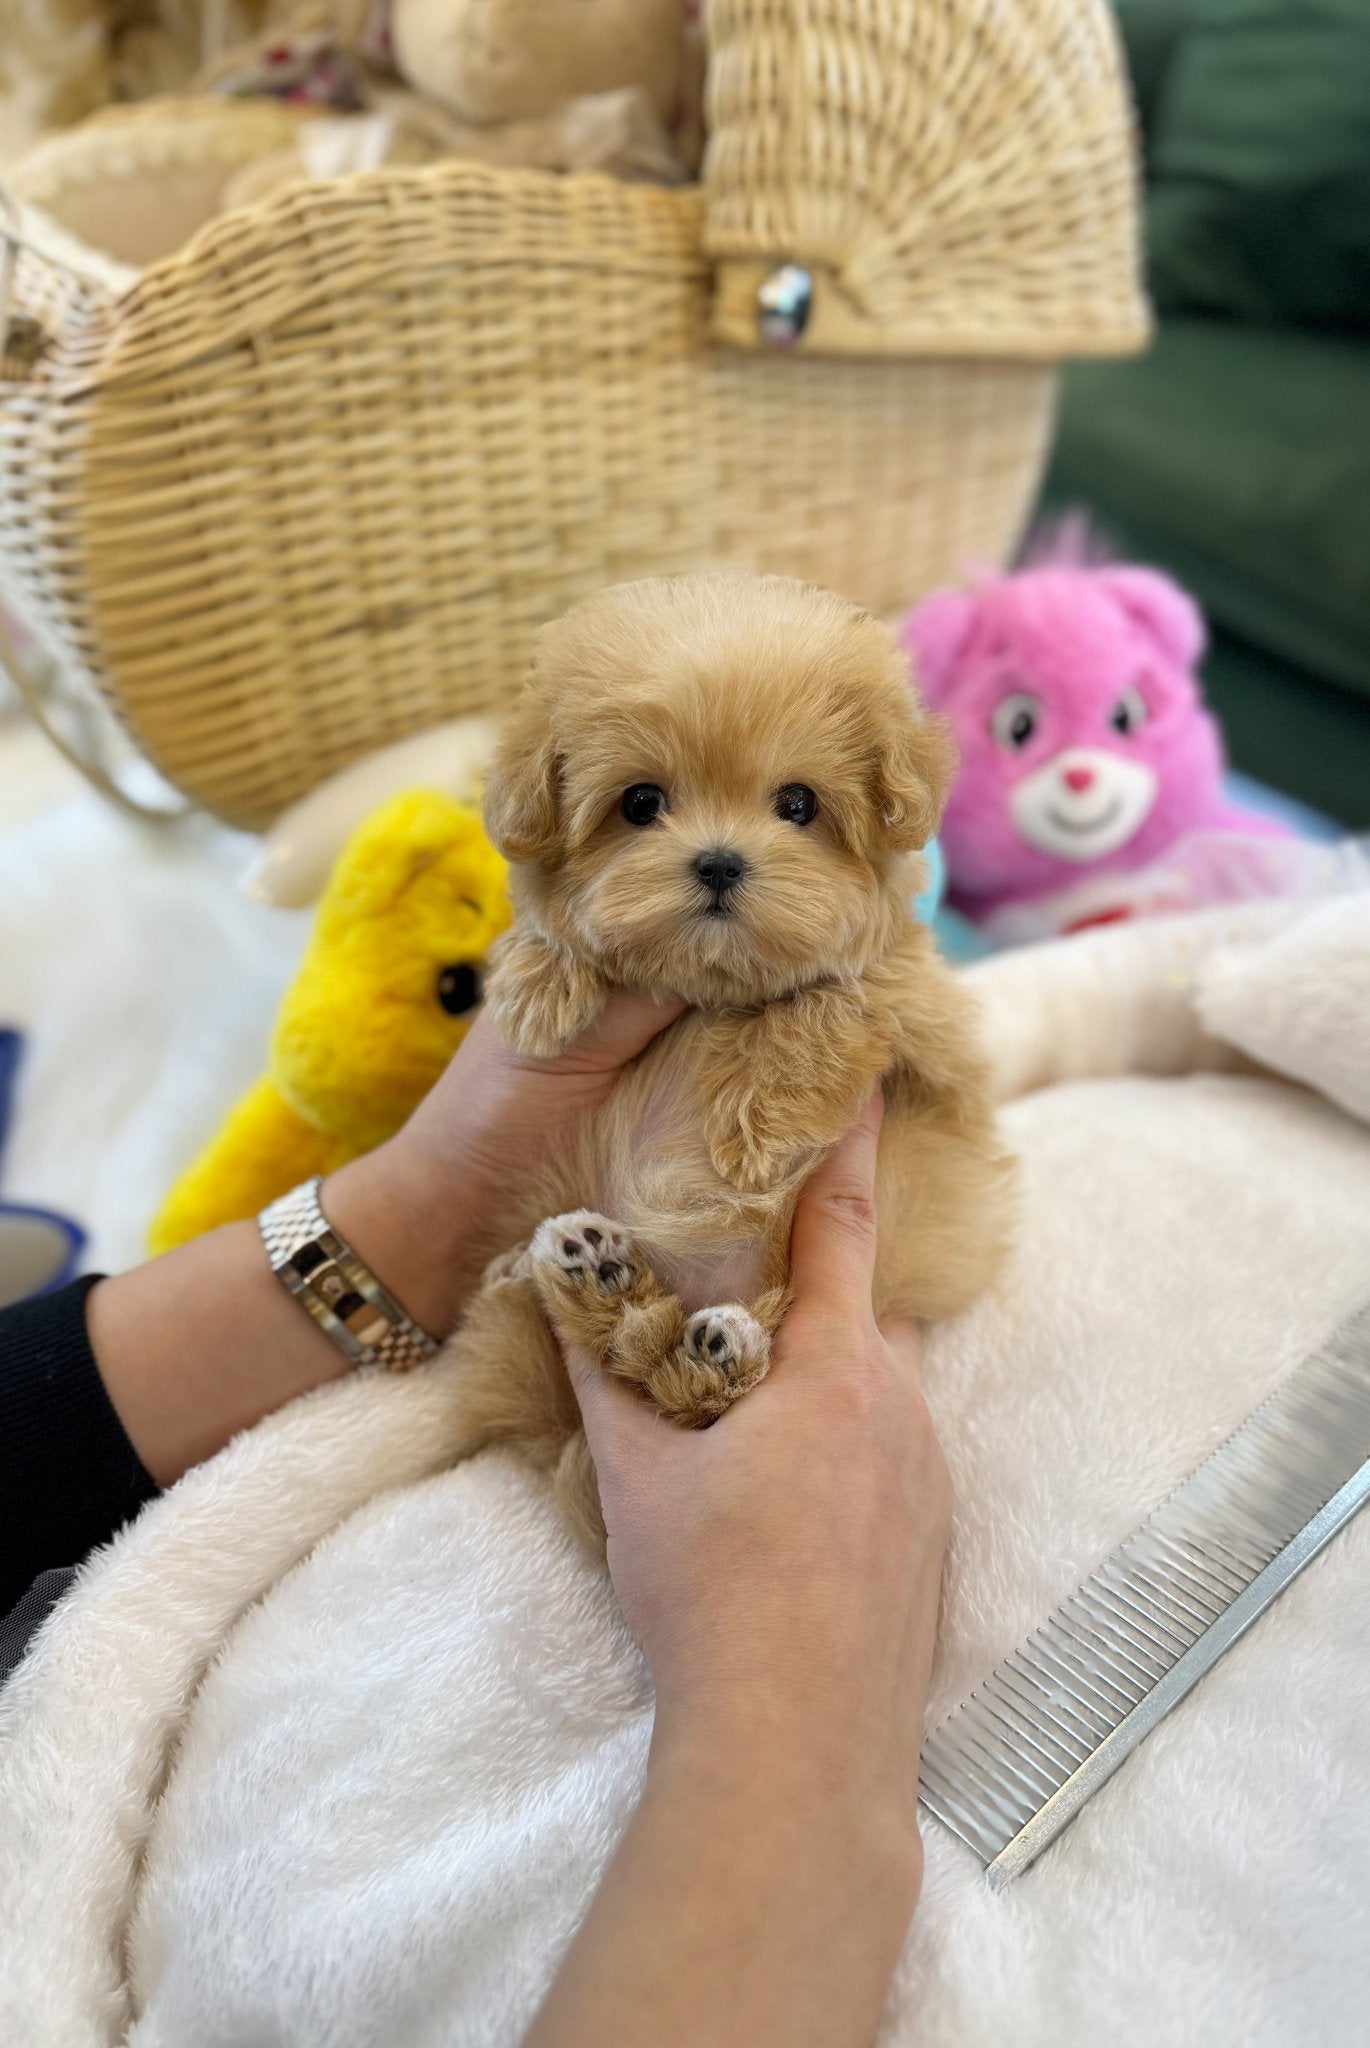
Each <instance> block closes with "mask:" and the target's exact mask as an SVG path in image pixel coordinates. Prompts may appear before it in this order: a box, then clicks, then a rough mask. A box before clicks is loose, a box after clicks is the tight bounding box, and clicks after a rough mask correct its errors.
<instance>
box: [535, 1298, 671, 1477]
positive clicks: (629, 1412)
mask: <svg viewBox="0 0 1370 2048" xmlns="http://www.w3.org/2000/svg"><path fill="white" fill-rule="evenodd" d="M549 1320H550V1321H551V1325H552V1335H553V1336H554V1337H555V1338H556V1340H557V1343H558V1345H559V1346H560V1347H561V1355H562V1358H563V1359H564V1360H565V1362H566V1371H567V1373H568V1375H569V1376H570V1381H571V1385H572V1388H573V1389H574V1391H575V1397H576V1400H577V1401H578V1402H579V1404H580V1415H581V1420H582V1422H583V1423H584V1424H585V1434H586V1436H587V1437H588V1438H589V1439H590V1449H591V1451H592V1452H593V1453H594V1455H595V1462H596V1464H601V1463H602V1464H604V1465H606V1466H608V1465H610V1464H611V1463H612V1462H613V1461H614V1459H615V1458H616V1457H617V1455H618V1452H619V1449H620V1447H621V1446H623V1445H625V1444H626V1443H627V1442H629V1441H630V1440H631V1439H633V1438H635V1437H637V1436H639V1435H640V1434H641V1432H642V1431H643V1430H650V1429H651V1428H652V1426H653V1424H654V1423H656V1421H657V1419H658V1418H657V1417H656V1415H655V1414H654V1413H653V1411H652V1409H651V1408H649V1407H648V1405H647V1403H646V1402H645V1401H642V1400H640V1399H639V1398H638V1396H637V1394H635V1393H634V1391H633V1389H632V1388H631V1387H628V1386H625V1385H624V1383H623V1381H622V1380H616V1379H615V1378H614V1377H613V1375H612V1373H607V1372H605V1370H604V1368H603V1367H602V1366H601V1365H598V1364H596V1362H595V1360H594V1359H593V1358H591V1356H590V1354H589V1352H588V1351H586V1350H584V1349H583V1348H582V1347H581V1346H580V1345H579V1344H576V1343H575V1342H573V1341H572V1339H571V1338H569V1337H568V1336H567V1335H566V1334H565V1332H564V1331H563V1330H561V1329H560V1328H559V1327H558V1325H557V1322H556V1318H555V1317H551V1318H549Z"/></svg>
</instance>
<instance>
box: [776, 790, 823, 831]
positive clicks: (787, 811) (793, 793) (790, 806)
mask: <svg viewBox="0 0 1370 2048" xmlns="http://www.w3.org/2000/svg"><path fill="white" fill-rule="evenodd" d="M775 815H776V816H777V818H783V819H784V820H785V822H786V824H788V825H812V823H813V821H814V819H815V818H816V817H817V816H818V798H817V797H816V796H815V795H814V793H813V791H812V790H811V789H810V788H809V786H808V784H807V783H804V782H787V783H786V784H785V787H784V788H783V789H778V790H777V791H776V793H775Z"/></svg>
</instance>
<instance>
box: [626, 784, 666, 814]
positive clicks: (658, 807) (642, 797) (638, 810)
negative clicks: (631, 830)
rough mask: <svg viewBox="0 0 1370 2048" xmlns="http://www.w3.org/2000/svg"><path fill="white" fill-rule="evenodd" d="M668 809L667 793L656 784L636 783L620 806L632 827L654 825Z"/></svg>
mask: <svg viewBox="0 0 1370 2048" xmlns="http://www.w3.org/2000/svg"><path fill="white" fill-rule="evenodd" d="M665 808H666V792H665V790H664V789H658V788H657V786H656V784H655V783H654V782H635V783H634V784H633V786H632V788H631V789H625V790H624V792H623V801H622V802H621V803H620V805H619V809H620V810H621V811H622V813H623V815H624V817H625V818H626V819H627V820H628V823H629V824H630V825H652V824H655V822H656V820H657V819H658V818H659V817H660V816H661V814H662V812H663V811H664V810H665Z"/></svg>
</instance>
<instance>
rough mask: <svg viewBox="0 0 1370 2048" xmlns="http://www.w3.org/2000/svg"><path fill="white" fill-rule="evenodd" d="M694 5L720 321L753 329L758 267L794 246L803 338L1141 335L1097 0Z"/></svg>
mask: <svg viewBox="0 0 1370 2048" xmlns="http://www.w3.org/2000/svg"><path fill="white" fill-rule="evenodd" d="M708 23H709V37H710V71H709V87H710V133H711V143H710V150H709V157H708V163H707V167H706V180H707V185H708V191H709V208H708V219H707V224H706V247H707V249H708V251H709V253H710V255H711V256H713V257H715V258H717V259H718V260H719V261H720V263H721V264H722V265H723V275H722V278H721V288H720V293H719V301H718V319H717V331H718V332H719V333H720V334H721V335H722V336H724V338H726V339H728V340H729V341H732V342H735V343H739V344H742V345H744V346H756V345H757V334H756V322H755V318H754V314H753V305H754V291H755V282H756V277H757V275H758V274H759V271H760V272H764V270H765V269H766V268H768V267H769V266H770V265H772V264H773V263H774V262H775V261H776V260H777V257H778V256H781V255H793V256H795V257H796V258H797V259H798V260H799V261H802V262H804V263H806V264H808V265H809V266H810V267H813V268H816V269H818V270H820V271H821V272H822V276H821V278H820V285H819V291H818V294H817V297H816V302H815V313H814V318H813V321H812V322H811V326H810V329H809V331H808V333H807V334H806V336H805V346H813V347H821V348H824V349H844V348H845V349H851V350H853V351H857V350H862V349H867V350H877V351H889V352H902V351H906V350H927V349H941V350H950V351H955V352H956V353H958V354H974V355H986V354H1012V355H1035V356H1045V357H1056V358H1061V357H1064V356H1069V355H1093V354H1109V353H1113V352H1117V351H1125V350H1129V349H1132V348H1135V347H1137V346H1138V345H1139V344H1140V343H1141V342H1142V341H1143V340H1144V338H1145V335H1146V331H1147V310H1146V306H1145V302H1144V300H1143V298H1142V295H1141V292H1140V288H1139V268H1138V253H1137V203H1136V158H1135V150H1134V146H1133V134H1132V116H1131V109H1130V103H1129V99H1128V93H1127V88H1126V84H1125V71H1124V67H1123V62H1122V59H1121V56H1120V52H1119V46H1118V38H1117V31H1116V28H1115V26H1114V22H1113V17H1112V12H1111V10H1110V8H1109V7H1108V6H1106V5H1104V4H1102V0H1100V4H1095V0H709V8H708ZM734 264H736V265H737V267H738V276H737V278H736V279H734V278H733V277H732V276H731V274H730V271H731V266H732V265H734ZM758 266H759V271H758Z"/></svg>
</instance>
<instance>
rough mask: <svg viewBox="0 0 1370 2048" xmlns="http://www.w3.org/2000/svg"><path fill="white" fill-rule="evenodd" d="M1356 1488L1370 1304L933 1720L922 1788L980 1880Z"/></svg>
mask: <svg viewBox="0 0 1370 2048" xmlns="http://www.w3.org/2000/svg"><path fill="white" fill-rule="evenodd" d="M1367 1498H1370V1306H1367V1307H1366V1308H1363V1309H1362V1310H1360V1312H1359V1313H1358V1314H1357V1315H1355V1316H1353V1317H1352V1319H1351V1321H1350V1322H1349V1323H1346V1324H1344V1325H1343V1327H1342V1328H1341V1329H1340V1330H1339V1331H1338V1332H1337V1333H1336V1335H1335V1336H1334V1337H1332V1338H1331V1339H1330V1340H1329V1342H1328V1343H1327V1344H1326V1345H1324V1346H1323V1348H1322V1349H1321V1350H1319V1351H1315V1352H1314V1353H1313V1355H1312V1356H1311V1357H1310V1358H1307V1359H1305V1360H1304V1362H1303V1364H1302V1365H1300V1366H1298V1367H1296V1368H1295V1370H1294V1371H1293V1372H1292V1373H1290V1374H1289V1376H1288V1378H1287V1379H1285V1380H1283V1381H1281V1383H1280V1385H1279V1386H1278V1387H1277V1388H1276V1389H1275V1391H1274V1393H1273V1394H1271V1395H1270V1396H1269V1398H1268V1399H1267V1400H1265V1401H1263V1402H1262V1403H1261V1405H1260V1407H1259V1408H1257V1409H1255V1410H1253V1412H1252V1413H1251V1414H1250V1415H1249V1416H1248V1417H1247V1418H1246V1421H1245V1422H1243V1423H1242V1424H1241V1426H1240V1428H1239V1429H1237V1430H1236V1431H1235V1432H1234V1433H1233V1434H1232V1435H1231V1436H1230V1437H1228V1439H1227V1441H1226V1442H1225V1443H1223V1444H1221V1445H1220V1446H1219V1447H1218V1449H1217V1450H1216V1451H1214V1452H1213V1454H1212V1456H1211V1457H1209V1458H1207V1459H1206V1460H1205V1461H1204V1463H1203V1464H1202V1465H1200V1466H1199V1468H1198V1470H1197V1471H1196V1472H1194V1473H1193V1474H1192V1475H1191V1477H1190V1478H1188V1479H1186V1480H1185V1482H1184V1484H1183V1485H1182V1486H1180V1487H1178V1488H1177V1489H1176V1491H1175V1492H1174V1493H1172V1494H1171V1495H1170V1496H1169V1498H1168V1499H1167V1500H1165V1501H1164V1502H1163V1503H1162V1504H1161V1506H1160V1507H1158V1508H1157V1509H1156V1511H1155V1513H1154V1514H1152V1515H1150V1516H1149V1517H1148V1519H1147V1520H1146V1521H1145V1522H1144V1523H1143V1524H1142V1526H1141V1528H1140V1529H1138V1530H1137V1532H1136V1534H1135V1535H1133V1536H1130V1537H1129V1538H1128V1539H1127V1541H1126V1542H1125V1543H1122V1544H1120V1545H1119V1547H1118V1548H1117V1550H1115V1551H1114V1552H1113V1553H1112V1555H1111V1556H1110V1557H1108V1558H1107V1559H1106V1560H1105V1562H1104V1563H1103V1564H1102V1565H1100V1567H1099V1569H1098V1571H1096V1572H1095V1573H1094V1575H1093V1577H1092V1578H1089V1579H1086V1580H1085V1582H1084V1584H1083V1585H1082V1586H1080V1587H1079V1588H1078V1589H1077V1591H1076V1592H1074V1593H1072V1594H1071V1596H1070V1598H1069V1599H1068V1600H1066V1601H1063V1602H1062V1604H1061V1606H1060V1607H1058V1608H1057V1610H1056V1612H1055V1613H1054V1614H1053V1615H1051V1616H1050V1617H1049V1619H1048V1620H1046V1621H1045V1622H1044V1623H1043V1624H1042V1626H1041V1627H1040V1628H1039V1629H1037V1630H1035V1631H1034V1633H1033V1634H1032V1635H1030V1636H1029V1637H1028V1639H1027V1641H1026V1642H1025V1643H1022V1644H1020V1646H1019V1647H1018V1648H1017V1649H1016V1650H1015V1651H1014V1652H1013V1654H1012V1655H1011V1656H1010V1657H1007V1658H1006V1659H1005V1660H1004V1662H1003V1663H1002V1664H1001V1665H1000V1666H999V1667H998V1669H997V1670H996V1671H994V1672H992V1673H991V1675H990V1676H989V1677H988V1678H987V1679H986V1680H985V1682H984V1684H983V1685H980V1686H978V1687H977V1688H976V1690H975V1691H974V1692H973V1693H972V1694H971V1695H970V1697H969V1699H967V1700H965V1701H963V1702H962V1704H961V1705H960V1706H959V1707H957V1708H956V1709H955V1710H954V1712H953V1713H951V1714H949V1715H948V1717H947V1719H946V1720H945V1721H944V1722H943V1723H942V1724H941V1726H940V1727H939V1728H938V1729H936V1731H935V1732H934V1733H933V1735H932V1736H931V1738H930V1739H929V1741H928V1744H927V1747H926V1748H925V1749H924V1752H923V1759H922V1767H921V1771H920V1780H919V1790H920V1794H921V1797H922V1800H923V1803H924V1805H925V1806H926V1807H927V1808H928V1809H929V1811H930V1812H932V1813H934V1814H936V1816H937V1818H938V1819H939V1820H941V1821H943V1822H944V1823H945V1824H946V1826H947V1827H949V1828H950V1829H951V1830H952V1832H953V1833H954V1834H956V1835H959V1836H960V1838H961V1840H962V1841H963V1842H965V1843H966V1844H967V1846H968V1847H969V1848H971V1849H973V1850H974V1852H975V1854H976V1855H977V1856H978V1857H979V1858H980V1860H981V1861H982V1862H983V1863H984V1864H986V1865H987V1867H988V1876H989V1881H990V1883H991V1885H992V1886H993V1887H994V1888H995V1889H996V1890H997V1889H999V1888H1000V1887H1001V1886H1003V1885H1005V1884H1007V1883H1009V1882H1010V1880H1011V1879H1013V1878H1014V1877H1016V1876H1018V1875H1019V1873H1020V1872H1021V1871H1023V1870H1025V1869H1026V1868H1027V1866H1028V1864H1029V1863H1031V1862H1032V1861H1033V1859H1034V1858H1035V1857H1036V1856H1038V1855H1040V1854H1041V1851H1042V1850H1043V1849H1045V1848H1046V1846H1047V1844H1048V1843H1049V1842H1051V1841H1053V1840H1054V1839H1055V1837H1056V1836H1057V1835H1058V1834H1059V1833H1060V1831H1061V1829H1062V1828H1063V1827H1065V1826H1066V1824H1067V1823H1068V1822H1069V1821H1071V1820H1073V1819H1074V1817H1075V1815H1076V1814H1077V1813H1078V1812H1079V1810H1080V1808H1081V1806H1083V1804H1084V1803H1085V1800H1086V1799H1088V1798H1089V1797H1090V1795H1091V1794H1092V1793H1093V1792H1095V1791H1097V1790H1098V1788H1099V1786H1100V1785H1102V1784H1103V1783H1104V1781H1105V1779H1107V1778H1108V1777H1110V1776H1111V1775H1112V1773H1113V1772H1114V1771H1115V1770H1116V1769H1117V1768H1118V1765H1119V1764H1120V1763H1122V1761H1123V1759H1124V1758H1125V1757H1126V1756H1128V1755H1129V1754H1130V1753H1131V1751H1132V1750H1133V1749H1135V1747H1136V1746H1137V1744H1138V1743H1139V1742H1140V1741H1141V1740H1142V1738H1143V1736H1144V1735H1146V1734H1148V1733H1149V1732H1150V1730H1151V1729H1152V1728H1154V1727H1155V1725H1156V1723H1157V1722H1158V1721H1159V1720H1160V1719H1161V1718H1162V1716H1163V1715H1164V1714H1167V1713H1168V1712H1169V1711H1170V1709H1171V1707H1173V1706H1174V1705H1175V1704H1176V1702H1177V1701H1178V1700H1180V1699H1183V1697H1184V1695H1185V1694H1186V1693H1187V1692H1188V1691H1189V1689H1190V1687H1191V1686H1192V1685H1194V1684H1195V1683H1197V1681H1198V1679H1199V1678H1201V1677H1202V1675H1203V1673H1204V1672H1205V1671H1207V1670H1208V1669H1209V1668H1210V1666H1211V1665H1213V1664H1214V1663H1215V1662H1216V1661H1217V1659H1218V1658H1219V1657H1220V1656H1221V1655H1222V1653H1223V1651H1224V1650H1226V1649H1227V1648H1229V1646H1230V1645H1231V1644H1232V1643H1234V1642H1235V1641H1236V1639H1237V1637H1238V1636H1239V1635H1241V1634H1242V1632H1243V1630H1245V1629H1246V1628H1248V1627H1249V1626H1250V1624H1251V1623H1252V1621H1254V1620H1255V1618H1256V1616H1257V1615H1258V1614H1259V1613H1261V1612H1262V1611H1263V1609H1265V1608H1266V1607H1268V1606H1269V1605H1270V1603H1271V1601H1272V1600H1274V1599H1275V1598H1276V1596H1277V1595H1278V1594H1279V1593H1281V1592H1282V1591H1283V1589H1284V1587H1285V1586H1287V1585H1288V1584H1289V1581H1290V1580H1291V1579H1292V1578H1293V1577H1294V1576H1295V1574H1296V1573H1298V1572H1300V1571H1301V1570H1302V1569H1303V1567H1304V1565H1306V1564H1307V1563H1309V1561H1310V1560H1311V1559H1312V1558H1313V1557H1315V1556H1316V1555H1317V1553H1318V1551H1319V1550H1321V1549H1322V1547H1323V1545H1324V1544H1325V1543H1327V1542H1329V1541H1330V1539H1331V1538H1332V1537H1333V1536H1334V1535H1335V1534H1336V1532H1337V1530H1338V1529H1339V1528H1341V1527H1342V1526H1343V1524H1344V1523H1345V1522H1347V1521H1349V1520H1350V1518H1351V1516H1352V1515H1353V1514H1354V1513H1355V1512H1356V1510H1357V1508H1359V1507H1362V1506H1363V1505H1364V1504H1365V1501H1366V1500H1367Z"/></svg>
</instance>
